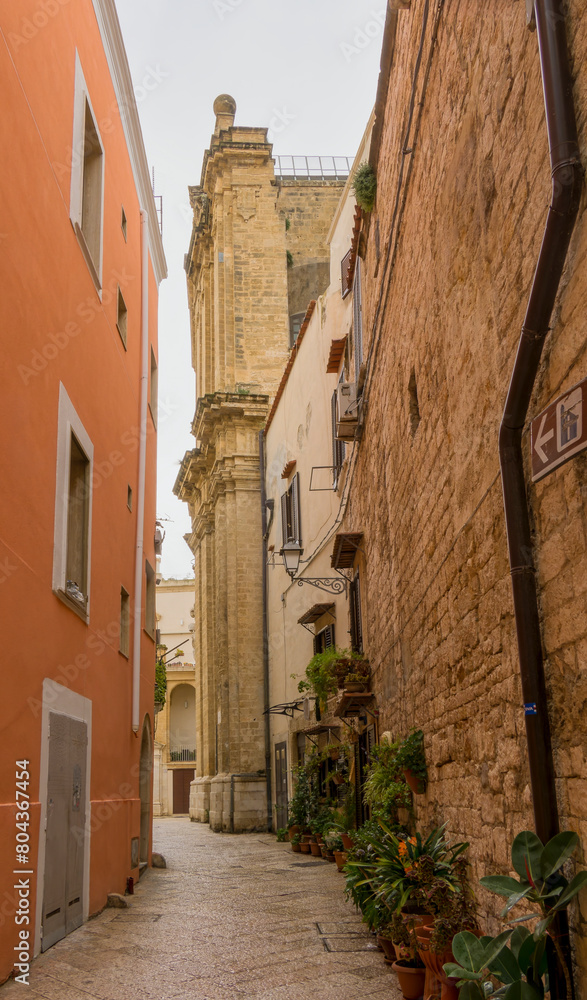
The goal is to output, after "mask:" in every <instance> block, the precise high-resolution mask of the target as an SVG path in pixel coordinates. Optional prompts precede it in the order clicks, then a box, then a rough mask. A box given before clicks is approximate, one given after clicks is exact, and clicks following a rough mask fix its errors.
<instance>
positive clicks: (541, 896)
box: [444, 830, 587, 1000]
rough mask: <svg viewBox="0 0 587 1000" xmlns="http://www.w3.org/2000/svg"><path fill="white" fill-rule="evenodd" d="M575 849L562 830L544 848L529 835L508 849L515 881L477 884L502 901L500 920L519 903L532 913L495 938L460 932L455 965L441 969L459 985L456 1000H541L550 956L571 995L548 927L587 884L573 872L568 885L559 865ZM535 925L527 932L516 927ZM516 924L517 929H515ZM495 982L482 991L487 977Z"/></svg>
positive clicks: (497, 878)
mask: <svg viewBox="0 0 587 1000" xmlns="http://www.w3.org/2000/svg"><path fill="white" fill-rule="evenodd" d="M578 846H579V838H578V836H577V834H576V833H573V832H571V831H569V830H566V831H563V832H562V833H559V834H557V835H556V837H553V838H552V840H549V841H548V843H547V844H546V845H544V844H543V843H542V841H541V840H540V839H539V838H538V837H537V836H536V834H535V833H533V832H532V831H530V830H524V831H523V832H522V833H520V834H518V836H517V837H516V838H515V840H514V842H513V844H512V866H513V868H514V870H515V872H516V873H517V874H518V875H519V879H515V878H513V877H510V876H507V875H488V876H486V877H485V878H482V879H481V880H480V881H481V885H483V886H484V887H485V888H486V889H489V890H490V891H491V892H495V893H497V894H498V895H499V896H503V897H505V898H506V900H507V902H506V905H505V907H504V909H503V911H502V917H504V918H505V917H507V916H508V914H509V913H510V912H511V911H512V910H513V909H514V907H515V906H517V905H518V904H519V903H522V902H526V903H530V904H533V906H534V907H535V909H534V911H533V912H531V913H526V914H524V915H523V916H521V917H516V918H515V919H512V920H510V921H509V923H511V924H512V925H514V927H511V928H510V929H509V930H505V931H503V932H502V933H501V934H499V935H498V936H497V937H494V938H492V937H482V938H480V939H477V938H476V937H475V935H473V934H470V933H468V932H467V931H464V932H462V933H459V934H457V935H456V936H455V938H454V940H453V945H452V950H453V955H454V958H455V961H454V962H449V963H447V964H446V965H445V966H444V971H445V973H446V975H447V976H451V977H453V978H456V979H458V980H459V982H458V985H459V986H461V987H462V989H461V992H460V994H459V997H460V1000H484V998H485V997H503V998H504V1000H542V998H543V997H544V996H545V993H546V992H547V989H548V985H547V977H548V973H547V966H548V962H549V957H550V959H551V960H553V961H554V960H556V961H558V964H559V966H560V969H561V970H562V972H563V974H564V977H565V980H566V983H567V995H568V996H571V995H572V994H571V978H570V971H569V969H568V968H567V966H566V963H565V960H564V957H563V955H562V952H561V949H560V946H559V944H558V941H557V939H556V936H555V935H554V934H553V933H552V932H551V930H550V928H551V925H552V922H553V920H554V919H555V917H556V914H557V913H559V912H560V911H561V910H565V909H566V908H567V906H568V905H569V903H570V902H571V901H572V900H573V899H574V898H575V896H576V895H577V894H578V893H579V892H580V891H581V889H583V888H584V886H585V885H587V871H580V872H578V873H577V874H576V875H575V877H574V878H573V879H572V881H571V882H570V883H569V882H568V881H567V879H566V878H565V877H564V875H563V874H562V871H561V869H562V866H563V865H564V864H565V862H567V861H568V860H569V858H570V857H571V855H572V854H573V852H574V851H575V850H576V848H577V847H578ZM532 920H535V921H536V923H535V925H534V928H533V930H532V931H530V930H529V929H528V928H527V927H523V926H521V924H522V923H526V922H529V921H532ZM516 925H518V926H516ZM488 975H491V976H492V977H494V979H495V980H497V982H498V983H499V985H498V986H495V985H494V984H491V992H489V993H488V992H487V991H486V990H485V986H486V985H487V983H486V980H487V976H488Z"/></svg>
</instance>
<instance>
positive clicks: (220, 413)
mask: <svg viewBox="0 0 587 1000" xmlns="http://www.w3.org/2000/svg"><path fill="white" fill-rule="evenodd" d="M269 403H270V397H269V396H267V395H266V394H265V393H253V392H213V393H209V394H208V395H207V396H201V397H200V399H199V400H198V405H197V407H196V414H195V416H194V420H193V423H192V434H193V435H194V437H195V438H196V439H197V441H198V442H199V444H200V447H201V448H202V449H205V448H206V447H207V446H208V445H209V444H210V442H211V441H212V440H213V438H214V436H215V434H216V433H217V431H218V428H219V426H220V425H222V424H225V425H226V426H228V425H229V424H232V423H234V421H235V420H236V421H239V422H241V423H242V424H247V425H249V426H250V425H251V424H254V425H257V424H258V426H259V430H261V428H262V427H263V425H264V423H265V420H266V419H267V412H268V410H269Z"/></svg>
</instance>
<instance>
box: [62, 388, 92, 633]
mask: <svg viewBox="0 0 587 1000" xmlns="http://www.w3.org/2000/svg"><path fill="white" fill-rule="evenodd" d="M72 435H74V436H75V437H76V438H77V440H78V442H79V445H80V447H81V448H82V450H83V451H84V453H85V455H86V457H87V459H88V462H89V469H88V489H89V497H88V534H87V546H88V551H87V554H86V559H87V563H86V565H87V584H86V589H87V593H86V595H85V596H86V603H85V611H84V608H82V607H81V605H79V604H78V603H77V602H76V601H74V600H72V599H71V598H70V597H68V595H67V592H66V589H65V585H66V582H67V581H66V572H67V515H68V500H69V471H70V470H69V467H70V460H71V437H72ZM93 468H94V445H93V444H92V441H91V440H90V436H89V434H88V433H87V431H86V429H85V427H84V425H83V424H82V422H81V420H80V418H79V416H78V415H77V413H76V410H75V407H74V405H73V403H72V402H71V399H70V398H69V396H68V394H67V391H66V389H65V386H64V385H63V383H62V382H60V383H59V417H58V422H57V470H56V475H55V528H54V536H53V538H54V541H53V593H54V594H56V595H57V597H58V598H59V599H60V600H61V601H63V603H64V604H67V606H68V607H69V608H71V609H72V610H73V611H75V612H76V614H78V615H79V617H80V618H81V619H82V620H83V621H85V622H86V623H87V622H89V620H90V582H91V579H92V567H91V553H92V499H93V483H92V479H93Z"/></svg>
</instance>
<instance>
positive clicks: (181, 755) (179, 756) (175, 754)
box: [169, 748, 196, 763]
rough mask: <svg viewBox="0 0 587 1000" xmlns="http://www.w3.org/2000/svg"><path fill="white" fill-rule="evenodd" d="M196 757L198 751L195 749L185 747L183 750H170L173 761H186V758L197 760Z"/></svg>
mask: <svg viewBox="0 0 587 1000" xmlns="http://www.w3.org/2000/svg"><path fill="white" fill-rule="evenodd" d="M195 759H196V751H195V750H187V749H185V748H183V749H182V750H170V751H169V760H170V761H171V762H172V763H177V762H178V761H184V760H189V761H192V760H195Z"/></svg>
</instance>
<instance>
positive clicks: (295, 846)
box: [290, 833, 302, 854]
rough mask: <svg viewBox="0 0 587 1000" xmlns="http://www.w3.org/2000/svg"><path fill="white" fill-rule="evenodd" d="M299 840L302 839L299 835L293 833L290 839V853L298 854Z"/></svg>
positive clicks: (299, 849)
mask: <svg viewBox="0 0 587 1000" xmlns="http://www.w3.org/2000/svg"><path fill="white" fill-rule="evenodd" d="M301 839H302V835H301V833H294V835H293V836H292V837H290V843H291V849H292V851H296V853H298V854H299V853H300V851H301V849H302V847H301V844H300V841H301Z"/></svg>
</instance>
